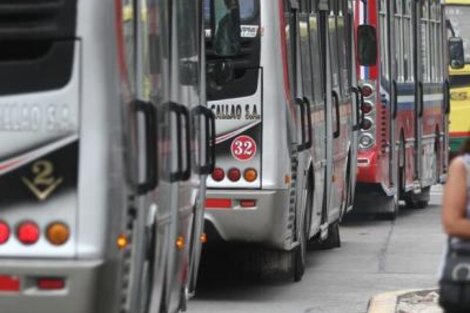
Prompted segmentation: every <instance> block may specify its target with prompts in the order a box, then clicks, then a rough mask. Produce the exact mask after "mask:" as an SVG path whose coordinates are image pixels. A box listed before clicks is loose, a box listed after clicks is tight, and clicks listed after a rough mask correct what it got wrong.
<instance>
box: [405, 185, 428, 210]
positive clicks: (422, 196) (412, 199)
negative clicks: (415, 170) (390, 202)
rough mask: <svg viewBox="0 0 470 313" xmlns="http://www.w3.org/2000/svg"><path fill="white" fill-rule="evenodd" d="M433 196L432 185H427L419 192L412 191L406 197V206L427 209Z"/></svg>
mask: <svg viewBox="0 0 470 313" xmlns="http://www.w3.org/2000/svg"><path fill="white" fill-rule="evenodd" d="M430 197H431V187H426V188H423V189H422V190H421V192H420V193H418V194H413V193H410V194H409V195H408V196H407V197H406V200H405V202H406V206H407V207H409V208H412V209H425V208H427V207H428V205H429V200H430Z"/></svg>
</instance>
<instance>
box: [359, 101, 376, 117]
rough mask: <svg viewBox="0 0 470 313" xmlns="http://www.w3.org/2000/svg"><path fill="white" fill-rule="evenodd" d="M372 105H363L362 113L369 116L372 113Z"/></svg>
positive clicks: (365, 103)
mask: <svg viewBox="0 0 470 313" xmlns="http://www.w3.org/2000/svg"><path fill="white" fill-rule="evenodd" d="M372 109H373V107H372V104H371V103H370V102H364V103H363V104H362V105H361V111H362V112H364V114H369V113H370V112H372Z"/></svg>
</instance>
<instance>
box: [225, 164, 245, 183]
mask: <svg viewBox="0 0 470 313" xmlns="http://www.w3.org/2000/svg"><path fill="white" fill-rule="evenodd" d="M227 177H228V179H230V181H232V182H234V183H236V182H237V181H239V180H240V178H241V177H242V173H241V172H240V170H239V169H238V168H235V167H234V168H231V169H230V170H229V171H228V174H227Z"/></svg>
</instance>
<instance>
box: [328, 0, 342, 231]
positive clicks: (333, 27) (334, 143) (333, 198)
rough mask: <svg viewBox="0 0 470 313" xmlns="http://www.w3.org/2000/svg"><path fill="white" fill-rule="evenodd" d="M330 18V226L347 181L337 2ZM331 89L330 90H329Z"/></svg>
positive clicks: (339, 206)
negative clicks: (344, 176) (344, 169)
mask: <svg viewBox="0 0 470 313" xmlns="http://www.w3.org/2000/svg"><path fill="white" fill-rule="evenodd" d="M329 11H330V13H329V16H328V32H327V34H328V36H327V44H328V57H329V62H328V67H327V71H328V72H329V75H330V77H329V79H328V83H329V86H328V84H327V89H326V93H327V99H328V98H330V99H331V102H330V103H329V105H328V113H329V114H328V115H329V117H328V119H327V120H328V122H327V123H329V124H330V125H329V127H328V128H329V134H328V135H327V137H328V138H330V139H329V140H330V145H329V147H328V149H329V150H330V151H328V152H329V153H330V154H329V155H328V156H329V159H328V164H329V171H327V172H328V174H327V185H329V186H330V192H329V194H328V202H327V205H328V220H327V221H328V222H333V221H335V220H336V219H338V218H339V217H340V209H341V203H342V182H343V181H344V179H343V178H342V177H341V176H342V174H341V173H342V170H341V169H342V164H343V163H344V159H343V157H342V155H341V153H342V150H343V148H342V142H341V131H342V127H341V126H342V125H341V106H342V102H341V100H342V97H341V87H340V84H341V74H340V60H339V57H338V54H339V51H338V29H337V18H338V2H337V1H330V7H329ZM328 87H329V88H328Z"/></svg>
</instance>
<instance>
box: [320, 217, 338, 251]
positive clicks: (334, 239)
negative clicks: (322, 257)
mask: <svg viewBox="0 0 470 313" xmlns="http://www.w3.org/2000/svg"><path fill="white" fill-rule="evenodd" d="M320 247H321V249H323V250H327V249H334V248H339V247H341V236H340V231H339V222H334V223H333V224H330V226H328V237H327V238H326V239H325V240H324V241H323V242H321V244H320Z"/></svg>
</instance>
